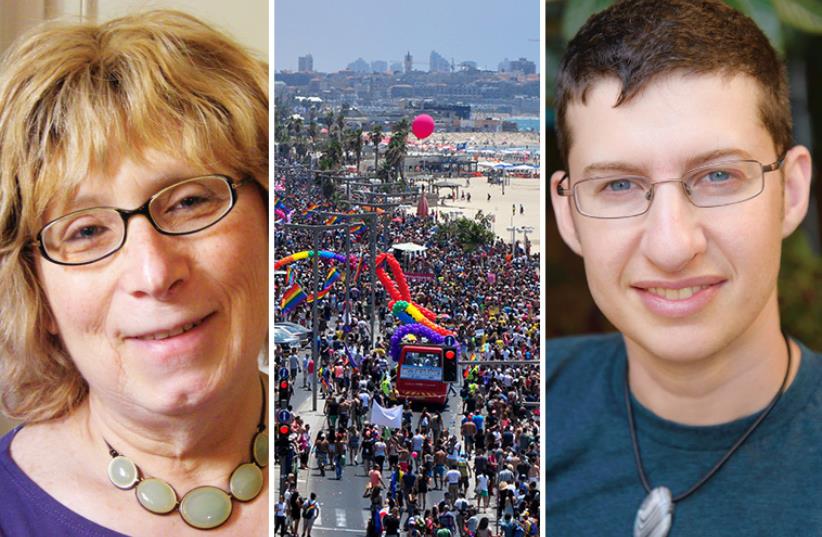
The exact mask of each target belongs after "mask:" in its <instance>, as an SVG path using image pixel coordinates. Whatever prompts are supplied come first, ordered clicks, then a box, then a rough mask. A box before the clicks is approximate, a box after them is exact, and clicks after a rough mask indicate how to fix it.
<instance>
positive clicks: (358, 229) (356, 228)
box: [349, 224, 367, 235]
mask: <svg viewBox="0 0 822 537" xmlns="http://www.w3.org/2000/svg"><path fill="white" fill-rule="evenodd" d="M366 228H367V226H366V225H365V224H355V225H353V226H351V228H350V229H349V231H350V232H351V233H353V234H354V235H359V234H360V233H362V232H363V231H365V230H366Z"/></svg>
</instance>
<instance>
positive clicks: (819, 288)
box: [779, 232, 822, 350]
mask: <svg viewBox="0 0 822 537" xmlns="http://www.w3.org/2000/svg"><path fill="white" fill-rule="evenodd" d="M779 305H780V311H781V313H782V325H783V326H784V327H785V329H786V331H787V332H788V334H789V335H791V336H793V337H796V338H798V339H799V340H800V341H802V342H804V343H805V344H806V345H808V346H809V347H811V348H812V349H815V350H820V349H822V326H821V325H822V257H821V256H819V255H817V254H815V253H814V252H813V250H812V249H811V246H810V244H809V242H808V237H807V234H806V233H803V232H797V233H794V234H793V235H791V236H790V237H789V238H788V239H787V240H785V241H784V242H783V243H782V270H781V272H780V275H779Z"/></svg>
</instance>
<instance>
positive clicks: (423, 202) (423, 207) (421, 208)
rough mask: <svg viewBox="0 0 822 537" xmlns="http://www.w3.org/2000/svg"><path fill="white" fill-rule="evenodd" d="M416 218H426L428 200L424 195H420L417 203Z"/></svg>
mask: <svg viewBox="0 0 822 537" xmlns="http://www.w3.org/2000/svg"><path fill="white" fill-rule="evenodd" d="M417 216H421V217H423V218H425V217H427V216H428V200H427V199H426V197H425V194H420V201H419V202H417Z"/></svg>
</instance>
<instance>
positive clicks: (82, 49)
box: [0, 11, 268, 421]
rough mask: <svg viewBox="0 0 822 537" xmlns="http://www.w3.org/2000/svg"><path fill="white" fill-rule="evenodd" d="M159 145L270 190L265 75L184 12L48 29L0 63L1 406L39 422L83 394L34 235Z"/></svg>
mask: <svg viewBox="0 0 822 537" xmlns="http://www.w3.org/2000/svg"><path fill="white" fill-rule="evenodd" d="M148 150H157V151H161V152H163V153H166V154H170V155H172V156H175V157H178V158H181V159H184V160H186V161H187V162H190V163H192V164H193V165H196V166H200V167H202V168H205V169H209V168H211V169H215V167H216V166H221V167H222V168H224V169H230V170H234V171H235V172H236V173H238V174H241V175H243V176H246V175H247V176H251V177H253V178H255V179H256V180H257V182H258V183H259V184H260V185H261V186H262V187H263V188H264V189H265V190H267V188H268V67H267V64H266V63H265V62H262V61H260V60H258V59H255V58H254V57H252V56H251V55H250V54H249V53H248V51H246V50H245V49H244V48H243V47H242V46H240V45H239V44H237V43H236V42H234V41H233V40H231V39H230V38H228V37H226V36H225V35H223V34H222V33H220V32H218V31H216V30H215V29H213V28H211V27H210V26H208V25H206V24H204V23H202V22H201V21H199V20H197V19H195V18H194V17H192V16H189V15H186V14H184V13H179V12H175V11H152V12H148V13H142V14H138V15H131V16H127V17H123V18H120V19H116V20H112V21H109V22H106V23H103V24H66V23H49V24H46V25H44V26H42V27H39V28H37V29H35V30H34V31H32V32H31V33H29V34H28V35H27V36H24V37H23V38H22V39H21V40H19V41H18V42H17V43H16V44H15V45H14V46H13V47H12V49H11V50H10V51H9V52H8V54H7V55H6V57H5V59H4V60H3V63H2V64H0V410H2V411H3V412H4V413H6V414H8V415H9V416H11V417H14V418H17V419H23V420H27V421H43V420H48V419H52V418H57V417H60V416H62V415H65V414H66V413H68V412H70V411H71V410H72V408H74V407H75V406H76V405H77V404H79V403H80V402H81V401H82V400H83V399H84V397H85V396H86V394H87V392H88V386H87V384H86V382H85V380H84V379H83V378H82V377H81V375H80V373H79V372H78V370H77V368H76V367H75V366H74V363H73V361H72V360H71V358H70V357H69V356H68V354H67V352H66V351H65V349H64V347H63V345H62V343H61V342H60V340H59V338H58V337H56V336H53V335H51V334H50V333H49V332H48V330H47V326H48V325H49V320H50V318H51V314H50V312H49V310H48V304H47V300H46V298H45V295H44V293H43V290H42V288H41V286H40V284H39V282H38V279H37V277H36V273H35V269H34V261H33V260H34V256H35V255H37V254H36V253H35V252H34V251H33V249H32V247H31V241H32V239H33V238H34V236H35V235H36V234H37V232H38V231H39V228H40V226H42V225H43V222H42V218H43V214H44V213H45V210H46V207H47V206H49V205H50V204H52V203H59V202H61V201H65V200H66V198H67V196H68V194H70V193H71V192H72V191H73V190H74V189H75V188H76V187H77V185H78V184H79V183H80V182H81V181H83V180H84V179H85V178H86V177H88V176H89V175H90V174H92V173H101V172H103V173H105V172H107V171H111V170H113V169H114V168H115V167H116V166H117V165H118V163H119V162H121V161H122V159H123V158H126V157H127V158H131V159H134V160H137V161H141V160H142V159H143V158H144V156H145V153H146V151H148Z"/></svg>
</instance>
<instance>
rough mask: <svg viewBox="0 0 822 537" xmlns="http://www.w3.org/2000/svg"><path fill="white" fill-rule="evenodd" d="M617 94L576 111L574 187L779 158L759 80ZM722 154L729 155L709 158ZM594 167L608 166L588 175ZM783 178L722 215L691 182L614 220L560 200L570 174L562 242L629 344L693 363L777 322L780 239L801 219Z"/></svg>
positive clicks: (612, 90)
mask: <svg viewBox="0 0 822 537" xmlns="http://www.w3.org/2000/svg"><path fill="white" fill-rule="evenodd" d="M619 89H620V86H619V84H618V82H617V81H615V80H610V79H609V80H603V81H601V82H599V83H597V84H596V85H594V86H593V87H592V88H591V90H590V91H589V93H588V95H587V99H586V103H585V104H582V103H579V102H576V103H574V104H572V105H571V106H570V107H569V108H568V113H567V121H568V125H569V127H570V130H571V132H572V135H573V146H572V147H571V149H570V154H569V158H568V164H569V170H568V172H569V174H570V178H571V184H574V183H576V182H577V181H580V180H581V179H587V178H590V177H601V176H607V175H615V174H621V173H622V174H629V175H637V174H641V175H643V176H645V177H648V178H650V179H651V180H652V181H653V182H658V181H665V180H670V179H676V178H679V177H681V176H682V175H683V174H685V172H687V171H689V170H691V169H693V168H694V167H697V166H701V165H703V164H712V163H714V162H719V161H723V160H729V159H748V160H757V161H759V162H761V163H763V164H770V163H772V162H774V161H775V160H777V158H779V156H780V155H777V154H776V153H775V149H774V144H773V141H772V139H771V137H770V135H769V134H768V132H767V130H766V129H765V128H764V126H763V125H762V124H761V122H760V120H759V117H760V116H759V113H758V95H759V92H758V91H757V85H756V83H755V82H754V81H753V80H752V79H750V78H747V77H744V76H738V77H735V78H732V79H726V78H721V77H718V76H698V77H697V76H692V77H680V76H671V77H667V78H663V79H661V80H660V81H658V82H654V83H652V84H651V85H650V86H648V87H647V89H646V90H645V91H644V92H643V93H641V94H640V95H638V96H637V97H635V98H634V99H632V100H631V101H629V102H628V103H625V104H622V105H620V106H619V107H616V108H614V106H613V105H614V103H615V102H616V100H617V96H618V94H619ZM717 150H727V151H728V154H726V155H723V156H718V157H712V158H711V159H709V160H705V159H704V158H700V157H699V156H700V155H707V154H709V153H711V152H715V151H717ZM603 163H609V164H608V165H607V166H605V167H602V166H601V165H602V164H603ZM619 163H622V164H619ZM594 165H597V166H598V167H599V169H597V170H596V171H589V169H590V168H591V167H592V166H594ZM780 174H781V172H772V173H768V174H766V175H765V187H764V191H763V192H762V193H761V194H760V195H759V196H758V197H756V198H753V199H750V200H748V201H745V202H742V203H739V204H735V205H730V206H726V207H717V208H697V207H695V206H693V205H692V204H691V203H690V202H689V201H688V199H687V197H686V195H685V193H684V191H683V189H682V188H681V185H679V184H677V183H666V184H663V185H659V186H657V187H656V191H655V192H654V199H653V203H652V205H651V207H650V209H649V211H648V212H647V213H646V214H644V215H641V216H635V217H630V218H624V219H616V220H603V219H595V218H589V217H586V216H583V215H580V214H579V213H578V212H577V211H576V210H575V209H574V208H573V200H572V199H571V198H564V197H559V196H558V195H557V194H556V188H555V184H556V182H557V181H558V180H559V178H560V177H561V174H556V175H555V176H554V177H553V181H552V189H551V191H552V196H553V203H554V207H555V210H556V212H557V217H558V221H559V223H560V230H561V232H562V235H563V238H564V239H565V241H566V242H567V243H568V244H569V246H570V247H571V248H572V249H574V250H575V251H576V252H577V253H578V254H579V255H581V256H582V257H583V258H584V261H585V271H586V275H587V279H588V285H589V287H590V290H591V294H592V296H593V298H594V300H595V301H596V303H597V305H598V306H599V308H600V309H601V310H602V312H603V313H604V314H605V316H606V317H608V319H609V320H610V321H611V322H612V323H613V324H614V325H615V326H616V327H617V328H618V329H619V330H620V331H621V332H622V333H623V334H624V335H625V336H626V337H627V339H628V343H629V344H632V343H635V344H638V345H639V346H641V347H642V348H643V349H645V350H646V351H649V352H651V353H653V354H654V355H656V356H660V357H663V356H664V357H669V358H671V359H676V360H688V359H696V358H699V357H705V356H709V355H711V354H713V353H714V352H717V351H719V350H721V349H725V348H727V347H728V346H729V345H731V344H732V343H734V342H738V341H740V337H741V336H744V335H745V334H749V333H751V332H752V331H755V330H760V329H762V327H763V326H768V325H769V324H770V323H773V322H774V321H776V323H777V324H776V326H778V313H777V301H776V280H777V274H778V270H779V260H780V252H781V242H782V238H783V236H786V235H787V234H789V233H790V232H792V231H793V229H794V228H795V227H796V225H797V224H798V222H799V221H801V218H799V219H798V220H796V219H795V218H794V217H793V213H791V218H790V219H783V212H784V206H783V204H784V201H783V199H784V197H783V192H782V183H781V179H780ZM803 216H804V212H803ZM743 339H744V338H743Z"/></svg>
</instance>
